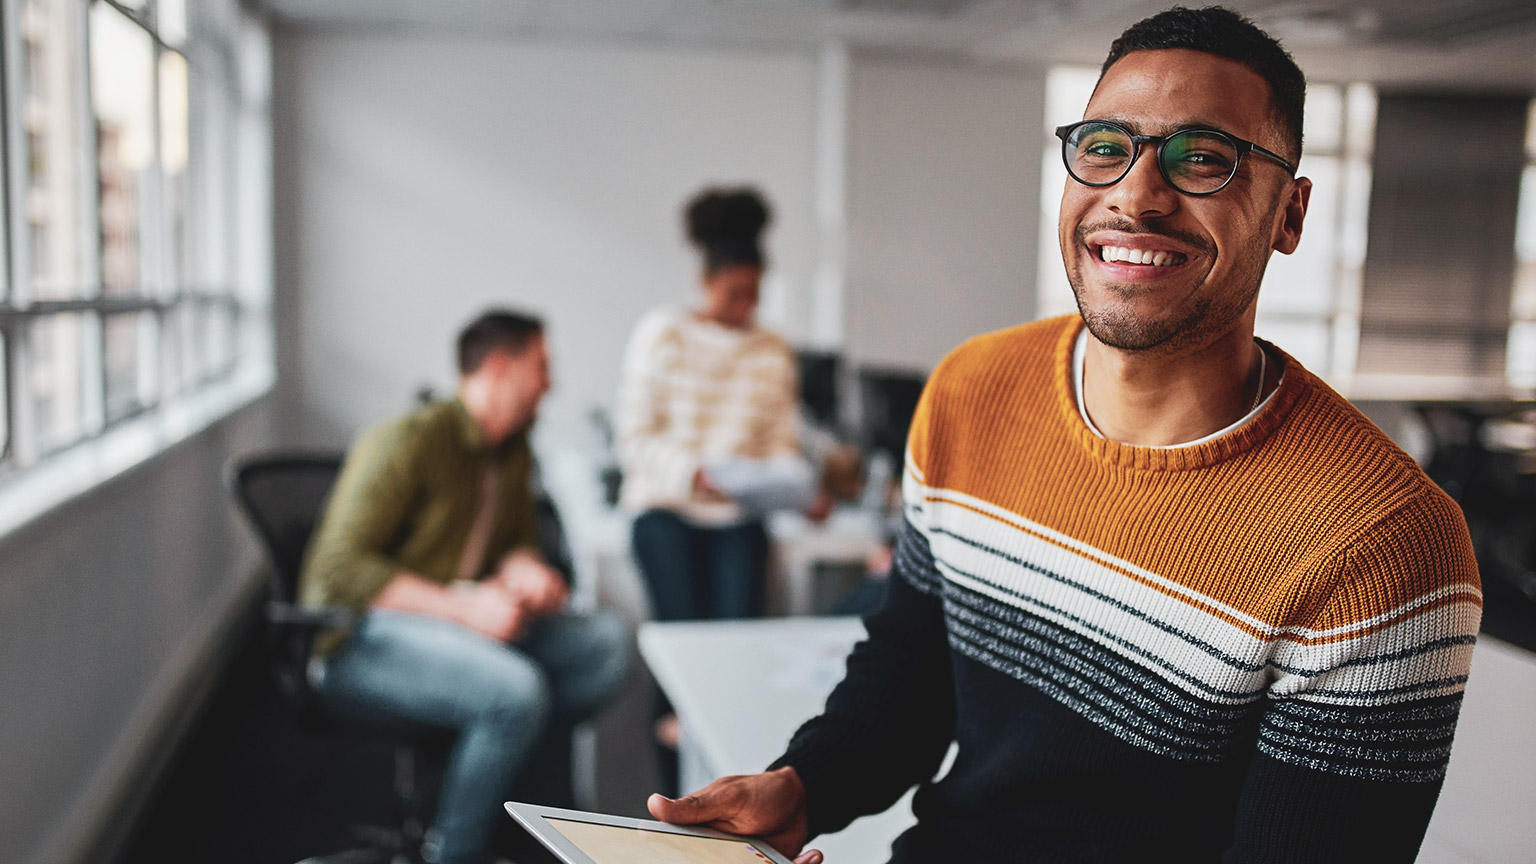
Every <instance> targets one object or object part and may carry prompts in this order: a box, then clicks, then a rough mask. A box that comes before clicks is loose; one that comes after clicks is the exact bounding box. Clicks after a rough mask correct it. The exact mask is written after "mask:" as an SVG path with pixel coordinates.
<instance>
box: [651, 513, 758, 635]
mask: <svg viewBox="0 0 1536 864" xmlns="http://www.w3.org/2000/svg"><path fill="white" fill-rule="evenodd" d="M634 545H635V558H636V559H637V560H638V561H639V562H640V572H641V575H643V576H644V577H645V584H646V587H647V588H648V589H649V591H650V595H651V606H652V608H653V609H654V610H655V613H656V619H657V620H658V621H690V620H695V619H701V618H711V619H716V618H755V617H759V616H761V615H762V614H763V594H764V586H765V583H766V580H767V572H768V531H767V529H765V528H764V527H763V523H762V522H761V521H752V522H748V523H746V524H744V525H732V526H729V527H725V528H702V527H699V526H697V525H692V524H690V523H688V522H686V521H684V520H683V519H682V517H680V516H678V515H677V514H676V513H673V512H671V511H668V510H647V511H645V512H644V513H642V514H640V516H639V518H637V519H636V520H635V529H634Z"/></svg>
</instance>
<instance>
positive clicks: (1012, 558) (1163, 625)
mask: <svg viewBox="0 0 1536 864" xmlns="http://www.w3.org/2000/svg"><path fill="white" fill-rule="evenodd" d="M933 532H934V533H935V534H943V535H944V536H946V537H951V538H954V539H955V540H958V541H960V542H961V543H964V544H965V545H967V546H970V547H971V548H973V549H977V550H979V551H982V552H985V553H987V554H989V555H992V556H994V557H996V558H1001V559H1002V560H1004V561H1007V562H1009V563H1010V564H1013V565H1015V566H1018V567H1023V568H1024V569H1026V570H1031V571H1033V572H1035V573H1039V574H1040V575H1041V576H1044V577H1046V578H1047V579H1050V580H1051V581H1053V582H1056V583H1058V584H1061V585H1066V586H1068V587H1071V588H1075V589H1077V590H1078V591H1081V592H1082V593H1084V594H1087V595H1088V596H1090V597H1092V598H1094V599H1095V600H1099V601H1101V602H1103V603H1106V604H1108V605H1110V606H1113V607H1115V608H1116V609H1119V610H1121V611H1122V612H1125V613H1126V614H1128V615H1131V616H1133V617H1135V618H1138V619H1140V620H1142V621H1145V622H1146V623H1148V624H1150V625H1152V626H1153V627H1156V628H1157V629H1159V630H1162V631H1163V632H1165V633H1167V634H1168V635H1170V636H1177V637H1178V638H1180V639H1182V640H1184V641H1185V642H1187V643H1189V644H1190V645H1192V646H1194V647H1195V648H1198V649H1200V651H1202V652H1204V653H1205V654H1207V655H1209V656H1211V657H1212V658H1214V659H1216V660H1219V661H1221V662H1222V663H1225V664H1227V665H1228V666H1231V667H1232V668H1234V669H1237V670H1240V671H1243V672H1258V671H1259V670H1261V669H1263V668H1264V667H1265V666H1266V665H1267V664H1264V663H1254V662H1252V661H1248V660H1244V659H1242V658H1241V657H1233V656H1232V655H1230V654H1228V653H1227V652H1225V651H1222V650H1221V649H1220V648H1217V647H1216V646H1215V645H1212V644H1210V643H1209V642H1206V641H1205V640H1203V639H1200V638H1198V637H1196V636H1195V635H1194V634H1193V633H1190V632H1189V631H1187V630H1184V629H1182V628H1179V627H1175V626H1173V625H1172V624H1169V623H1167V622H1165V621H1159V620H1158V619H1156V618H1153V617H1152V616H1150V615H1148V614H1146V613H1145V612H1143V611H1142V610H1140V609H1138V608H1136V607H1135V606H1132V605H1130V604H1129V603H1126V602H1124V601H1122V600H1116V599H1115V598H1113V597H1110V596H1109V595H1108V594H1105V593H1104V592H1102V591H1097V590H1095V589H1093V588H1090V587H1088V585H1086V584H1085V583H1082V582H1079V581H1076V580H1074V579H1069V578H1067V577H1066V576H1063V575H1062V574H1060V573H1057V572H1055V571H1053V570H1050V569H1049V568H1046V567H1043V566H1041V565H1039V564H1036V563H1034V562H1032V561H1026V560H1024V559H1023V558H1020V557H1018V556H1017V555H1010V554H1008V553H1007V552H1004V551H1002V550H1000V549H997V548H994V547H992V546H988V545H987V544H985V543H981V542H979V541H976V540H972V539H970V538H968V537H963V536H961V535H959V534H956V533H954V532H953V531H948V530H946V529H943V528H935V529H933ZM944 566H946V567H949V568H950V569H952V570H954V571H955V572H957V573H962V574H963V575H966V576H970V577H971V578H972V579H979V580H980V581H983V582H986V583H987V584H989V585H993V586H994V587H997V588H998V589H1000V590H1004V591H1007V590H1008V589H1005V588H1002V586H1000V585H997V583H996V582H993V581H992V580H990V579H983V578H982V577H980V576H977V575H976V574H974V573H966V572H965V571H963V570H960V569H959V568H957V567H954V566H953V565H952V564H949V563H948V562H945V564H944ZM1009 593H1012V594H1013V595H1014V596H1016V597H1021V599H1022V595H1020V594H1018V593H1017V592H1009Z"/></svg>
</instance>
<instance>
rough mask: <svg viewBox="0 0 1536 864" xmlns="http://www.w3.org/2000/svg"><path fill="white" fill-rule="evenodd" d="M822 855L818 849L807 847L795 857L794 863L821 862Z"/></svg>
mask: <svg viewBox="0 0 1536 864" xmlns="http://www.w3.org/2000/svg"><path fill="white" fill-rule="evenodd" d="M821 862H822V855H821V850H820V849H807V850H805V851H804V852H802V853H800V857H799V858H796V859H795V864H821Z"/></svg>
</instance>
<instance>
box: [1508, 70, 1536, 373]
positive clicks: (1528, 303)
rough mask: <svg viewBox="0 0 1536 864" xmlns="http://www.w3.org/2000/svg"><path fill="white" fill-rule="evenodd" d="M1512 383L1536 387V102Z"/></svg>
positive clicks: (1523, 203)
mask: <svg viewBox="0 0 1536 864" xmlns="http://www.w3.org/2000/svg"><path fill="white" fill-rule="evenodd" d="M1504 356H1505V364H1506V374H1507V376H1508V377H1509V383H1510V384H1513V385H1514V386H1516V387H1536V100H1533V101H1532V102H1531V105H1530V109H1529V112H1528V115H1527V119H1526V126H1525V170H1524V171H1523V172H1522V173H1521V175H1520V210H1519V215H1518V216H1516V217H1515V284H1514V290H1513V291H1511V292H1510V298H1509V350H1508V351H1507V353H1506V354H1505V355H1504Z"/></svg>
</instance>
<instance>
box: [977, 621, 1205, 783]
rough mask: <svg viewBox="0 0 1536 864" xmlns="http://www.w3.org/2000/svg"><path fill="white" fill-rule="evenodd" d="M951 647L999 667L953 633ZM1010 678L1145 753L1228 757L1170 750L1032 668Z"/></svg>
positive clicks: (1193, 758) (1172, 756) (1187, 757)
mask: <svg viewBox="0 0 1536 864" xmlns="http://www.w3.org/2000/svg"><path fill="white" fill-rule="evenodd" d="M950 646H951V647H952V648H953V649H954V650H955V651H956V652H958V653H959V654H960V655H961V656H964V657H968V658H970V659H971V660H973V661H975V662H978V663H981V664H983V665H985V666H987V667H989V668H993V669H996V668H998V662H999V661H998V658H996V657H994V656H992V655H990V653H989V652H987V651H986V650H985V649H984V648H981V647H980V646H975V645H971V644H970V643H968V642H965V641H964V640H960V639H956V638H955V637H954V636H953V634H952V635H951V638H950ZM1005 674H1007V673H1005ZM1010 677H1013V678H1016V679H1018V680H1019V681H1021V682H1023V683H1025V684H1027V685H1029V686H1031V687H1034V688H1035V689H1036V690H1039V691H1040V692H1041V693H1044V694H1045V695H1046V696H1048V697H1050V698H1051V699H1054V700H1055V701H1057V702H1059V703H1061V704H1062V705H1063V706H1065V707H1067V708H1068V709H1069V710H1071V711H1072V712H1074V713H1076V714H1077V715H1078V716H1080V717H1082V718H1083V719H1085V720H1087V721H1088V722H1090V723H1093V724H1094V725H1095V726H1098V727H1100V728H1101V729H1104V730H1105V731H1107V732H1109V733H1110V734H1111V735H1114V736H1115V737H1116V738H1119V739H1121V740H1123V741H1125V742H1126V743H1128V744H1131V745H1132V746H1134V747H1137V748H1139V749H1142V750H1145V751H1147V752H1149V753H1152V754H1154V755H1158V756H1163V757H1166V758H1169V759H1179V760H1184V761H1201V762H1215V761H1219V760H1221V759H1222V758H1223V757H1224V756H1225V755H1226V754H1225V753H1223V752H1211V753H1199V752H1192V751H1191V750H1189V749H1185V748H1178V747H1170V746H1168V745H1166V744H1164V743H1161V742H1159V741H1157V740H1155V739H1153V738H1149V737H1148V736H1147V735H1145V734H1143V732H1142V730H1140V729H1138V728H1136V727H1133V726H1127V725H1124V724H1121V723H1117V722H1115V720H1114V717H1113V716H1112V715H1109V714H1107V713H1105V712H1104V711H1102V710H1100V709H1099V707H1098V706H1096V705H1094V704H1093V703H1091V702H1088V701H1086V700H1083V699H1081V698H1078V697H1077V695H1076V694H1074V693H1072V692H1071V691H1069V690H1066V689H1065V688H1063V687H1061V686H1060V684H1059V683H1058V682H1056V681H1054V680H1052V679H1050V678H1046V677H1044V676H1041V675H1034V674H1031V673H1030V670H1028V669H1023V670H1020V673H1019V674H1016V675H1011V676H1010Z"/></svg>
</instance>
